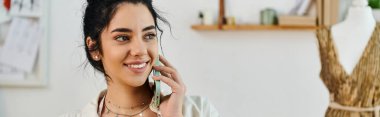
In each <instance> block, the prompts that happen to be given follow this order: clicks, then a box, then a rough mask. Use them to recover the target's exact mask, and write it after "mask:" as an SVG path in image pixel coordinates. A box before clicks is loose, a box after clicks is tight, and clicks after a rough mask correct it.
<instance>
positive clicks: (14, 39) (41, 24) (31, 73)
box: [0, 0, 49, 87]
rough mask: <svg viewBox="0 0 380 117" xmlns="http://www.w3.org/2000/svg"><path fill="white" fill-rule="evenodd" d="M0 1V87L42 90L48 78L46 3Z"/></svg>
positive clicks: (40, 0) (37, 1) (18, 0)
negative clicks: (39, 88) (36, 88)
mask: <svg viewBox="0 0 380 117" xmlns="http://www.w3.org/2000/svg"><path fill="white" fill-rule="evenodd" d="M0 1H1V0H0ZM2 1H3V2H1V3H3V4H1V5H0V87H44V86H46V85H47V81H48V80H47V79H48V76H49V69H48V66H49V65H48V63H49V56H48V53H49V36H48V35H49V29H48V25H49V24H48V21H49V17H48V15H49V0H2Z"/></svg>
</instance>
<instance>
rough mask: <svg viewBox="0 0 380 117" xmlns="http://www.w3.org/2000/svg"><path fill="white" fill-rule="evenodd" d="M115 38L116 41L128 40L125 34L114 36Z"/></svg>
mask: <svg viewBox="0 0 380 117" xmlns="http://www.w3.org/2000/svg"><path fill="white" fill-rule="evenodd" d="M115 40H117V41H128V40H129V37H127V36H117V37H116V38H115Z"/></svg>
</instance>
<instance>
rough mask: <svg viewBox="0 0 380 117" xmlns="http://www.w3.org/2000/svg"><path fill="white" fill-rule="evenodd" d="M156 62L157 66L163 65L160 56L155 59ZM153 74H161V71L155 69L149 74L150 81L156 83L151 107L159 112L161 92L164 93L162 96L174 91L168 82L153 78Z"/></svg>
mask: <svg viewBox="0 0 380 117" xmlns="http://www.w3.org/2000/svg"><path fill="white" fill-rule="evenodd" d="M154 64H155V65H156V66H160V65H161V63H160V61H159V59H158V58H157V60H156V61H155V63H154ZM152 75H154V76H160V75H161V73H160V72H159V71H157V70H154V69H153V70H152V72H151V74H150V75H149V82H153V83H154V85H153V87H152V88H153V89H154V95H153V98H152V101H151V103H150V105H149V108H150V109H151V110H152V111H154V112H156V113H159V105H160V97H161V94H162V96H167V95H170V94H171V93H172V91H171V88H170V87H169V86H168V85H167V84H165V83H163V82H161V81H159V80H153V78H152Z"/></svg>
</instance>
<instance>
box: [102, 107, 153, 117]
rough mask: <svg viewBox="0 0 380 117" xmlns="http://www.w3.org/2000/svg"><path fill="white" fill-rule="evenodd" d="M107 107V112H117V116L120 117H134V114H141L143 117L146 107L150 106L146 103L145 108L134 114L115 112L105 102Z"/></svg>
mask: <svg viewBox="0 0 380 117" xmlns="http://www.w3.org/2000/svg"><path fill="white" fill-rule="evenodd" d="M105 107H106V109H107V111H106V114H109V113H113V114H115V117H119V116H126V117H134V116H136V115H139V116H140V117H143V112H144V111H145V110H146V109H148V107H149V106H148V105H145V107H144V108H143V109H141V110H140V111H139V112H137V113H133V114H123V113H117V112H115V111H113V110H111V109H109V108H108V106H107V104H105Z"/></svg>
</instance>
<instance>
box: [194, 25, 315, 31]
mask: <svg viewBox="0 0 380 117" xmlns="http://www.w3.org/2000/svg"><path fill="white" fill-rule="evenodd" d="M191 28H192V29H194V30H200V31H201V30H210V31H212V30H215V31H216V30H315V29H318V27H317V26H297V25H295V26H278V25H223V26H221V28H219V25H193V26H191Z"/></svg>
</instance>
